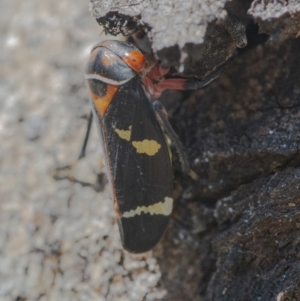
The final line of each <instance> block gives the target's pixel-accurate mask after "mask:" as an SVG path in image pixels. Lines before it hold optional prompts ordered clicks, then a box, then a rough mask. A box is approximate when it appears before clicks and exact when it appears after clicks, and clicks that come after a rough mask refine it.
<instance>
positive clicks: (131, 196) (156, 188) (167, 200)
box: [94, 77, 173, 253]
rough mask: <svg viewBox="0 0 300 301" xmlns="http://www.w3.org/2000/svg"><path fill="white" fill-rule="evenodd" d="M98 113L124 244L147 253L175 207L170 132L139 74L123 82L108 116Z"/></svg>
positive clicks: (134, 251)
mask: <svg viewBox="0 0 300 301" xmlns="http://www.w3.org/2000/svg"><path fill="white" fill-rule="evenodd" d="M94 109H95V107H94ZM94 112H95V113H96V114H95V115H96V116H95V117H96V118H95V119H96V122H97V123H99V126H100V129H99V132H100V135H101V136H102V138H103V145H104V149H105V155H106V162H107V165H108V169H109V174H110V182H111V184H112V188H113V195H114V203H115V209H116V211H117V216H118V224H119V229H120V233H121V238H122V243H123V246H124V248H125V249H127V250H128V251H130V252H133V253H141V252H145V251H148V250H150V249H151V248H153V247H154V246H155V245H156V243H157V242H158V241H159V239H160V238H161V236H162V235H163V233H164V231H165V229H166V227H167V224H168V220H169V215H170V214H171V211H172V205H173V199H172V191H173V174H172V166H171V158H170V157H171V156H170V150H169V147H168V145H167V143H166V140H165V136H164V134H163V132H162V129H161V127H160V125H159V123H158V121H157V119H156V117H155V115H154V112H153V110H152V107H151V104H150V102H149V100H148V98H147V97H146V95H145V92H144V90H143V89H142V86H141V83H140V81H139V78H137V77H135V78H133V79H132V80H130V81H129V82H127V83H126V84H124V85H122V86H120V88H119V90H118V92H117V93H116V94H115V96H114V98H113V100H112V101H111V103H110V105H109V107H108V108H107V111H106V113H105V115H104V117H100V115H99V114H97V112H96V110H94Z"/></svg>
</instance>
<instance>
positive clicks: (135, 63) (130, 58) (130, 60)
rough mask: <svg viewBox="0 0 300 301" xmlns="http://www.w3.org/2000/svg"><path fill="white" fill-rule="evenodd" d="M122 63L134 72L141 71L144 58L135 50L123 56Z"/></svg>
mask: <svg viewBox="0 0 300 301" xmlns="http://www.w3.org/2000/svg"><path fill="white" fill-rule="evenodd" d="M124 61H125V62H126V64H127V65H128V66H129V67H130V68H131V69H133V70H134V71H136V72H140V71H142V70H143V69H144V66H145V57H144V55H143V54H142V53H141V52H140V51H137V50H132V51H130V52H127V53H126V54H125V56H124Z"/></svg>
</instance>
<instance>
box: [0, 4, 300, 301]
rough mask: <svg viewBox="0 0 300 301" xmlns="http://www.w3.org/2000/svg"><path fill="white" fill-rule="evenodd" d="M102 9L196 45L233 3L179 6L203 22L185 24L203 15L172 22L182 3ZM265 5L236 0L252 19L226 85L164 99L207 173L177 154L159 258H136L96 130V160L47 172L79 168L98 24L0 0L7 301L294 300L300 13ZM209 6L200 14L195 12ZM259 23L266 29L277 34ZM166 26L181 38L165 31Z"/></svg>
mask: <svg viewBox="0 0 300 301" xmlns="http://www.w3.org/2000/svg"><path fill="white" fill-rule="evenodd" d="M93 3H94V5H95V3H96V1H93ZM97 3H98V4H101V3H102V4H105V5H106V11H103V13H104V12H105V13H106V12H110V11H116V10H118V9H120V8H122V10H123V12H122V13H124V15H125V14H128V16H130V17H132V16H133V15H134V16H136V15H139V18H138V19H137V20H141V19H140V16H141V15H143V22H141V23H133V24H131V25H132V26H133V28H134V26H141V27H140V28H145V27H146V28H148V29H149V28H150V26H149V24H150V21H151V20H152V19H153V20H154V17H155V23H157V24H159V22H162V23H161V24H165V27H161V29H163V30H164V32H163V33H164V34H162V32H159V30H160V29H159V28H158V29H157V32H156V31H153V37H154V36H155V39H156V40H155V41H156V42H155V43H156V44H155V45H156V46H155V47H158V46H157V45H164V43H168V45H169V46H173V45H172V43H175V42H176V41H181V42H180V43H181V44H180V43H179V44H180V45H183V44H184V43H186V42H183V41H194V40H193V35H194V34H195V30H197V29H196V27H195V25H196V24H200V27H199V34H200V36H201V39H203V38H204V40H206V36H205V32H207V28H206V25H207V24H208V22H209V21H213V23H210V25H209V28H208V31H209V32H210V30H213V28H214V26H220V24H218V22H215V21H214V20H215V18H217V17H218V16H219V14H220V13H221V12H222V10H223V7H224V4H225V1H212V2H209V1H198V2H196V1H194V2H186V1H185V5H186V6H188V5H190V6H189V7H195V8H197V9H195V13H196V14H202V15H201V18H202V17H203V19H201V20H202V21H201V22H202V23H201V22H199V19H197V20H196V19H193V20H194V21H193V22H191V23H189V19H188V18H186V14H185V13H187V14H188V13H190V14H191V15H192V13H194V10H193V11H192V12H191V10H187V9H185V10H184V11H183V12H182V10H181V12H179V14H181V15H182V16H184V19H185V20H186V24H185V25H184V26H181V27H180V28H179V29H177V27H175V26H174V24H173V23H172V22H173V19H174V20H175V19H176V20H177V21H176V22H179V21H178V19H177V17H176V16H177V15H176V13H175V11H177V9H178V10H179V11H180V9H181V6H180V5H179V4H176V5H174V6H173V8H172V9H171V7H172V6H171V5H170V6H166V5H164V3H165V2H163V1H151V2H149V1H140V2H137V1H136V2H135V3H134V4H135V5H133V4H132V3H131V4H130V2H127V4H128V3H129V4H130V5H127V6H126V5H125V6H124V5H123V4H122V2H121V1H118V4H114V5H112V6H111V2H108V1H106V2H105V1H98V2H97ZM114 3H117V2H114ZM149 3H150V4H149ZM169 3H170V2H169ZM174 3H177V2H176V1H174ZM178 3H179V2H178ZM180 3H183V2H180ZM189 3H190V4H189ZM208 3H210V5H208ZM261 3H264V5H262V4H260V2H259V1H255V2H253V3H252V6H251V1H234V2H229V3H227V5H230V6H231V8H232V9H233V10H234V12H235V13H237V15H238V16H239V17H240V18H241V19H242V20H243V22H244V24H247V25H248V40H249V47H247V49H245V50H243V51H240V52H239V55H238V56H237V57H236V58H234V59H233V61H232V62H231V63H230V65H229V66H228V69H227V70H226V71H225V73H224V74H222V75H221V77H220V78H219V79H218V80H216V81H215V82H213V83H212V84H211V85H209V86H208V87H206V88H205V89H203V90H201V91H197V92H193V93H186V92H181V93H177V92H174V91H169V92H167V93H165V94H164V95H163V100H164V102H165V105H166V107H167V108H168V111H169V114H170V116H171V119H170V120H171V123H172V124H173V126H174V128H175V130H176V132H177V133H178V134H179V136H180V137H181V140H182V142H183V143H184V145H185V148H186V150H187V153H188V156H189V160H190V162H191V164H192V168H193V170H194V171H195V172H196V173H197V174H198V175H199V177H200V179H199V180H198V181H194V180H192V179H190V178H189V177H188V176H185V175H183V174H182V173H181V172H180V169H179V164H178V160H176V153H175V154H174V175H175V180H174V182H175V185H174V197H175V199H176V207H175V210H174V215H173V219H172V222H171V223H170V227H169V229H168V231H167V232H166V235H165V237H164V239H163V240H162V242H161V243H160V244H159V245H158V246H157V247H156V248H155V249H154V251H153V252H149V253H148V254H145V255H144V256H140V257H136V256H135V257H133V256H132V255H130V254H128V253H126V252H125V251H123V250H122V248H121V244H120V238H119V233H118V229H117V225H116V224H115V218H114V212H113V205H112V201H111V196H110V187H109V186H108V185H106V179H105V175H104V174H105V170H104V168H103V164H102V163H101V162H102V160H103V158H102V153H101V151H99V140H98V137H97V133H96V131H93V133H92V138H91V141H90V143H89V146H88V153H87V158H86V159H84V160H82V161H81V162H80V163H78V164H77V165H75V166H74V167H73V169H72V170H71V171H66V172H65V174H63V173H60V174H59V176H56V177H53V175H54V174H55V173H54V170H55V168H56V167H58V166H60V165H64V164H66V163H70V162H73V160H74V159H75V158H76V155H77V153H78V151H79V148H80V144H81V141H82V138H83V136H84V131H85V125H86V121H85V120H84V119H83V118H80V117H82V116H84V115H85V114H86V113H88V112H89V105H88V94H87V91H86V89H85V85H84V78H83V68H84V64H85V62H86V60H87V57H88V52H89V49H90V47H91V46H92V45H93V44H94V43H96V42H97V41H98V40H99V37H98V35H99V32H100V31H101V28H100V27H99V26H98V25H97V23H96V22H95V21H94V20H93V17H92V16H90V15H89V13H88V9H87V3H84V2H82V1H79V0H76V1H70V0H63V1H61V0H60V1H58V0H54V1H51V2H49V3H46V2H41V1H38V0H30V1H23V2H22V1H21V2H20V1H15V0H5V1H2V3H1V6H2V7H3V9H1V11H0V16H1V18H0V24H1V26H0V36H1V39H0V46H1V49H2V51H1V54H0V64H1V68H0V78H1V88H0V99H1V102H0V108H1V115H0V137H1V138H0V139H1V151H0V164H1V173H0V189H1V190H0V191H1V192H0V194H1V199H0V266H1V269H0V300H1V301H2V300H3V301H11V300H16V301H17V300H18V301H20V300H105V301H109V300H113V301H120V300H124V301H125V300H126V301H127V300H130V301H140V300H145V301H148V300H165V301H170V300H172V301H173V300H174V301H182V300H193V301H194V300H195V301H202V300H213V301H225V300H228V301H234V300H237V301H240V300H242V301H247V300H249V301H250V300H251V301H253V300H264V301H269V300H270V301H275V300H276V301H290V300H294V301H298V300H300V292H299V290H300V289H299V288H300V279H299V275H300V262H299V246H300V244H299V237H300V236H299V227H300V214H299V208H300V197H299V195H300V191H299V190H300V184H299V183H300V169H299V163H300V162H299V161H300V158H299V128H300V60H299V49H300V42H299V39H295V40H292V39H289V38H291V37H295V36H297V24H299V9H298V3H297V1H294V2H293V1H285V2H284V1H269V2H267V1H264V2H261ZM275 4H276V5H277V6H276V7H277V8H276V9H277V12H278V14H277V15H276V16H274V17H273V18H271V19H268V20H267V19H264V18H262V17H259V15H254V11H255V12H257V14H259V13H260V15H261V16H262V15H263V14H265V15H266V16H267V15H268V14H270V12H274V9H275ZM140 5H142V6H143V10H142V11H141V10H139V8H140ZM155 5H161V6H163V5H164V9H163V7H161V9H160V10H156V11H154V10H153V7H155ZM204 5H207V7H208V10H207V11H205V13H204V11H203V10H199V9H198V8H199V7H201V8H202V7H204ZM287 7H288V8H291V7H293V8H295V10H293V14H289V13H287V12H286V8H287ZM148 9H149V13H148V12H147V10H148ZM173 9H174V11H173ZM175 9H176V10H175ZM248 9H250V10H249V13H250V15H247V14H246V12H247V10H248ZM290 10H291V9H290ZM167 11H169V14H171V17H170V16H169V17H167V18H166V17H165V16H166V13H167ZM93 12H94V13H95V11H93ZM136 12H138V13H136ZM98 13H99V11H98ZM154 13H155V16H154ZM147 16H148V17H147ZM162 16H164V17H163V18H162ZM193 16H194V15H193ZM175 17H176V18H175ZM147 18H148V19H147ZM178 18H179V17H178ZM193 18H194V17H193ZM249 18H255V20H254V21H257V22H258V24H259V26H261V28H260V30H262V31H266V32H268V33H271V34H272V42H271V43H270V40H269V41H268V42H266V43H265V41H266V38H267V37H266V36H260V35H258V34H257V31H256V28H255V26H254V25H253V24H251V20H250V21H249ZM260 19H261V20H260ZM145 20H148V21H149V24H148V23H147V24H146V21H145ZM171 21H172V22H171ZM139 22H140V21H139ZM164 22H168V23H164ZM197 22H199V23H197ZM288 22H291V23H290V25H291V26H290V27H288V26H287V24H289V23H288ZM168 24H170V25H172V26H173V27H172V26H170V28H171V30H173V31H174V32H175V33H174V35H173V34H171V33H170V36H169V35H168V34H166V31H167V30H170V28H169V27H168V26H167V25H168ZM265 24H267V25H268V26H269V27H264V26H265ZM190 25H191V29H189V28H190ZM202 25H203V26H202ZM273 27H274V28H275V29H276V31H277V29H278V30H279V32H282V33H284V34H279V35H276V34H274V32H273V31H269V29H271V28H273ZM266 28H267V29H266ZM288 28H291V32H290V33H291V34H290V33H289V32H288ZM175 29H176V30H175ZM177 30H179V31H178V32H177ZM189 30H190V31H189ZM160 34H161V35H160ZM103 38H107V37H105V36H101V39H103ZM207 38H208V35H207ZM169 39H170V40H169ZM201 39H200V38H199V41H200V40H201ZM171 41H173V42H171ZM197 41H198V40H197ZM206 41H207V40H206ZM224 41H225V42H226V39H225V40H224ZM227 42H228V41H227ZM203 45H205V43H204V44H203ZM226 45H227V44H226ZM221 46H223V47H224V44H222V43H221ZM228 46H230V47H232V43H229V44H228ZM160 47H163V46H160ZM188 47H190V49H191V50H190V53H193V52H196V51H198V50H199V49H200V50H201V49H202V50H203V48H201V47H200V48H197V47H194V46H193V44H189V45H188ZM230 49H231V48H230ZM232 49H233V50H234V48H232ZM233 50H230V53H231V54H232V53H233ZM162 51H164V50H162ZM169 53H170V52H167V54H166V53H165V54H163V52H162V57H163V55H168V54H169ZM195 58H196V59H197V54H195ZM177 59H178V58H177ZM179 59H180V56H179ZM199 64H201V63H199Z"/></svg>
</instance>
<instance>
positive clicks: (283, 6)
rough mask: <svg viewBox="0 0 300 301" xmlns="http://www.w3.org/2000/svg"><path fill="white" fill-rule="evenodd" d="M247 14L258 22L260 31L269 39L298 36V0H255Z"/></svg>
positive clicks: (299, 31)
mask: <svg viewBox="0 0 300 301" xmlns="http://www.w3.org/2000/svg"><path fill="white" fill-rule="evenodd" d="M249 14H250V15H252V16H253V18H254V20H255V22H257V23H258V24H259V27H260V31H261V32H264V33H267V34H270V35H272V36H271V39H280V40H286V39H288V38H297V37H299V36H300V2H299V1H298V0H286V1H282V0H276V1H274V0H273V1H270V0H268V1H266V0H255V1H253V3H252V5H251V8H250V9H249Z"/></svg>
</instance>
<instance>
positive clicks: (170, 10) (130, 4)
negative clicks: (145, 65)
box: [91, 0, 227, 51]
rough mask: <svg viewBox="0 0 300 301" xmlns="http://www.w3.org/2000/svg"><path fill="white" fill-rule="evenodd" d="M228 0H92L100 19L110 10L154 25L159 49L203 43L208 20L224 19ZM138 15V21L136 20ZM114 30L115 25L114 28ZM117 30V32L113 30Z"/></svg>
mask: <svg viewBox="0 0 300 301" xmlns="http://www.w3.org/2000/svg"><path fill="white" fill-rule="evenodd" d="M226 2H227V0H219V1H214V0H194V1H177V0H172V1H170V0H152V1H135V0H128V1H119V0H100V1H99V0H91V6H92V13H93V15H94V17H95V19H96V20H99V19H100V18H102V17H104V16H106V15H107V14H108V13H110V14H113V13H118V15H119V16H128V17H131V18H132V19H131V21H132V22H136V23H137V24H138V25H140V24H144V26H147V27H148V28H151V30H150V32H149V35H150V37H151V39H152V48H153V49H154V50H155V51H158V50H161V49H162V48H166V47H171V46H174V45H176V44H178V45H179V46H180V47H183V46H184V45H185V44H186V43H198V44H201V43H202V42H203V39H204V36H205V33H206V28H207V25H208V23H210V22H212V21H214V20H216V19H218V18H220V17H221V16H222V13H223V8H224V5H225V3H226ZM134 17H136V18H138V20H136V19H133V18H134ZM111 30H113V28H111ZM113 32H114V31H113Z"/></svg>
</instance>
